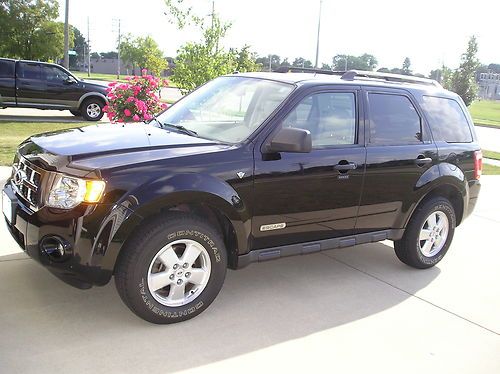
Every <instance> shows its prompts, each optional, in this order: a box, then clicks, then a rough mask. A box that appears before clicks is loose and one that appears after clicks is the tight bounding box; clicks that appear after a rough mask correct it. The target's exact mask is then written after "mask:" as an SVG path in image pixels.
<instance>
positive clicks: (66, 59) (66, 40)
mask: <svg viewBox="0 0 500 374" xmlns="http://www.w3.org/2000/svg"><path fill="white" fill-rule="evenodd" d="M68 21H69V0H66V12H65V14H64V63H63V65H64V67H65V68H66V69H69V22H68Z"/></svg>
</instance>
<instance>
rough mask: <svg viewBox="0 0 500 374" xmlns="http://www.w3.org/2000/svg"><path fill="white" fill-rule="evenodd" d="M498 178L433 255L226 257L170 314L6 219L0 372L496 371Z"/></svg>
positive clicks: (0, 271) (362, 252)
mask: <svg viewBox="0 0 500 374" xmlns="http://www.w3.org/2000/svg"><path fill="white" fill-rule="evenodd" d="M1 169H2V174H3V175H2V177H3V178H5V177H6V175H5V174H6V173H7V172H8V169H7V168H1ZM3 181H4V179H3V180H0V184H2V185H3ZM499 189H500V178H499V177H495V176H491V177H488V176H486V177H483V191H482V195H481V198H480V201H479V204H478V206H477V209H476V210H475V212H474V214H473V215H472V216H471V217H470V218H469V219H468V220H467V221H466V222H465V223H464V224H463V225H462V226H461V227H460V228H459V229H458V230H457V231H456V234H455V240H454V244H453V246H452V248H451V250H450V253H449V254H448V255H447V257H445V259H444V260H443V261H442V262H441V263H440V264H439V265H438V266H437V267H435V268H432V269H428V270H425V271H419V270H415V269H412V268H409V267H407V266H405V265H403V264H402V263H400V262H399V261H398V260H397V259H396V257H395V255H394V252H393V249H392V246H391V243H390V242H383V243H377V244H369V245H361V246H357V247H354V248H346V249H341V250H334V251H330V252H325V253H321V254H315V255H309V256H301V257H292V258H286V259H283V260H279V261H274V262H267V263H262V264H255V265H251V266H250V267H248V268H245V269H243V270H240V271H229V272H228V275H227V278H226V283H225V285H224V288H223V290H222V292H221V294H220V295H219V297H218V298H217V299H216V301H215V302H214V304H213V305H212V306H211V307H210V308H209V309H208V310H207V311H206V312H205V313H203V314H201V315H200V316H199V317H197V318H195V319H193V320H190V321H188V322H184V323H181V324H177V325H170V326H156V325H151V324H149V323H147V322H144V321H142V320H140V319H139V318H137V317H135V315H133V314H132V313H131V312H129V310H128V309H127V308H126V307H125V306H124V305H123V304H122V302H121V300H120V298H119V297H118V295H117V293H116V291H115V289H114V284H113V283H110V284H109V285H107V286H106V287H103V288H93V289H91V290H87V291H81V290H77V289H74V288H72V287H70V286H67V285H65V284H63V283H62V282H61V281H59V280H57V279H56V278H55V277H53V276H52V275H51V274H50V273H48V272H47V271H46V270H45V269H43V268H42V267H41V266H39V265H38V264H36V263H35V262H34V261H32V260H30V259H28V258H27V257H26V256H25V255H24V254H23V253H21V252H20V250H19V249H18V247H17V246H16V244H15V243H14V242H13V241H12V239H11V238H10V237H9V235H8V233H7V230H6V228H5V225H4V224H3V223H2V225H1V228H0V243H1V247H0V295H1V296H2V297H1V302H0V331H1V333H0V372H2V373H62V372H72V373H80V372H81V373H87V372H92V373H112V372H122V373H128V372H132V373H143V372H150V371H155V372H156V371H158V372H173V371H179V370H188V369H190V370H194V371H199V372H213V371H216V370H217V371H219V370H224V371H228V370H234V369H237V370H238V371H239V372H256V370H265V372H271V371H274V372H284V371H288V372H298V371H301V370H308V371H309V370H311V369H312V370H314V369H315V368H323V369H324V368H331V371H332V372H333V371H334V370H342V372H362V371H370V372H373V371H378V370H382V369H383V370H384V371H385V372H396V371H398V372H399V371H401V372H405V373H417V372H418V373H421V372H449V373H454V372H460V373H495V372H497V373H498V372H500V360H499V359H498V357H500V337H499V332H500V288H499V286H498V285H499V284H500V273H499V272H498V269H499V267H500V254H499V250H498V248H499V247H498V232H499V229H500V214H499V212H500V200H499V199H498V198H497V193H498V191H499Z"/></svg>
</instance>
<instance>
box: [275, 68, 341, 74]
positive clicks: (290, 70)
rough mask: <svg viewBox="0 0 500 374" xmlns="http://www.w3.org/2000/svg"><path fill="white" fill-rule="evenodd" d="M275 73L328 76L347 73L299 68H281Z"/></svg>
mask: <svg viewBox="0 0 500 374" xmlns="http://www.w3.org/2000/svg"><path fill="white" fill-rule="evenodd" d="M274 72H275V73H315V74H328V75H342V74H344V73H345V71H334V70H324V69H315V68H301V67H298V66H280V67H279V68H277V69H276V70H274Z"/></svg>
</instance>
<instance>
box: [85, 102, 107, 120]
mask: <svg viewBox="0 0 500 374" xmlns="http://www.w3.org/2000/svg"><path fill="white" fill-rule="evenodd" d="M103 108H104V104H103V102H102V101H101V100H100V99H98V98H94V97H91V98H89V99H86V100H85V101H84V102H83V103H82V106H81V113H82V117H83V118H84V119H85V120H87V121H99V120H100V119H101V118H102V116H103V115H104V112H103V111H102V109H103Z"/></svg>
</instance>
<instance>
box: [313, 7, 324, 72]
mask: <svg viewBox="0 0 500 374" xmlns="http://www.w3.org/2000/svg"><path fill="white" fill-rule="evenodd" d="M322 5H323V0H319V15H318V37H317V39H316V62H315V63H314V67H315V68H316V69H317V68H318V57H319V32H320V29H321V6H322Z"/></svg>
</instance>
